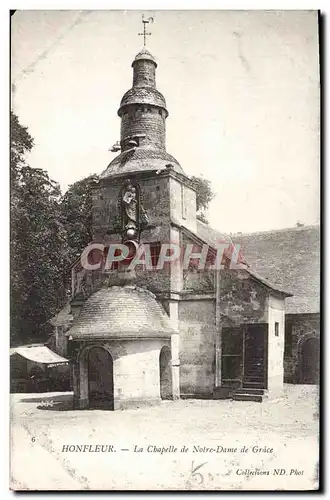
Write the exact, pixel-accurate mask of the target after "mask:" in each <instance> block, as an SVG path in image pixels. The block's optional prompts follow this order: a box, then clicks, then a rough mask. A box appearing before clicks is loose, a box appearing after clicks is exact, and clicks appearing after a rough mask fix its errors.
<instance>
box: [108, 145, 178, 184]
mask: <svg viewBox="0 0 330 500" xmlns="http://www.w3.org/2000/svg"><path fill="white" fill-rule="evenodd" d="M168 164H171V165H173V167H174V170H175V171H176V172H179V173H180V174H184V171H183V169H182V167H181V165H180V164H179V162H178V161H177V160H176V159H175V158H174V157H173V156H171V155H170V154H168V153H166V151H164V150H162V149H156V148H151V147H140V148H135V149H130V150H129V151H123V152H122V153H120V154H119V155H118V156H116V158H114V159H113V160H112V162H111V163H110V164H109V165H108V167H107V168H106V169H105V170H104V171H103V172H102V174H101V178H104V177H110V176H111V175H116V174H123V173H128V172H139V171H141V170H163V169H165V167H166V165H168Z"/></svg>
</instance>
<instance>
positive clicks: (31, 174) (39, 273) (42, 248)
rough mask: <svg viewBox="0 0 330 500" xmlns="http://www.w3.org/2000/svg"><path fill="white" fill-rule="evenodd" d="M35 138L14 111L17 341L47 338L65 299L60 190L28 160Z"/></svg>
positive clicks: (13, 246)
mask: <svg viewBox="0 0 330 500" xmlns="http://www.w3.org/2000/svg"><path fill="white" fill-rule="evenodd" d="M32 147H33V139H32V137H31V136H30V134H29V132H28V130H27V128H25V127H22V126H21V125H20V123H19V121H18V118H17V116H16V115H14V114H13V113H12V114H11V156H10V172H11V176H10V177H11V178H10V181H11V197H10V209H11V231H10V238H11V255H10V264H11V290H10V295H11V341H12V342H13V343H20V342H31V341H38V342H42V341H43V340H44V339H45V338H46V337H47V333H48V332H49V328H50V326H49V324H48V321H49V319H50V318H51V317H52V315H53V314H54V313H55V312H56V310H57V309H58V307H60V305H61V304H62V302H63V300H64V298H65V295H66V292H65V289H64V287H63V265H64V263H65V261H66V255H67V243H66V232H65V229H64V227H63V225H62V224H61V219H60V197H61V193H60V189H59V186H58V184H57V183H56V182H54V181H53V180H51V179H50V178H49V176H48V174H47V172H46V171H44V170H42V169H34V168H31V167H30V166H29V165H27V164H26V161H25V155H26V153H27V152H29V151H31V149H32Z"/></svg>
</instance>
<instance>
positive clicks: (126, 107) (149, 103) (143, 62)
mask: <svg viewBox="0 0 330 500" xmlns="http://www.w3.org/2000/svg"><path fill="white" fill-rule="evenodd" d="M132 67H133V86H132V88H131V89H130V90H129V91H128V92H126V94H125V95H124V96H123V98H122V100H121V103H120V108H119V110H118V115H119V116H120V118H121V133H120V146H121V150H122V151H128V150H130V149H132V147H148V148H153V149H160V150H162V151H165V120H166V118H167V116H168V111H167V109H166V102H165V99H164V96H163V95H162V94H161V93H160V92H159V91H158V90H157V89H156V68H157V63H156V61H155V58H154V57H153V56H152V55H151V53H150V52H149V51H148V50H147V49H146V48H145V47H144V48H143V49H142V50H141V51H140V52H139V53H138V54H137V56H136V57H135V59H134V61H133V63H132Z"/></svg>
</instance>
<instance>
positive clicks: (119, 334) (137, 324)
mask: <svg viewBox="0 0 330 500" xmlns="http://www.w3.org/2000/svg"><path fill="white" fill-rule="evenodd" d="M173 332H174V330H173V328H172V326H171V323H170V319H169V317H168V316H167V314H166V313H165V311H164V309H163V307H162V306H161V304H160V303H159V302H157V300H156V298H155V296H154V295H153V294H152V293H151V292H149V290H145V289H143V288H139V287H137V286H124V287H121V286H112V287H109V288H102V289H101V290H98V291H97V292H95V293H93V294H92V295H91V296H90V297H89V298H88V299H87V300H86V302H85V303H84V305H83V306H82V308H81V311H80V314H79V316H78V317H77V318H76V319H75V320H74V323H73V325H72V327H71V328H70V330H69V331H68V332H67V333H66V336H70V335H71V336H72V338H73V339H74V340H75V339H83V340H84V339H86V340H87V339H101V338H102V339H107V338H125V337H130V338H131V337H136V338H150V337H152V338H164V337H169V336H170V335H171V334H172V333H173Z"/></svg>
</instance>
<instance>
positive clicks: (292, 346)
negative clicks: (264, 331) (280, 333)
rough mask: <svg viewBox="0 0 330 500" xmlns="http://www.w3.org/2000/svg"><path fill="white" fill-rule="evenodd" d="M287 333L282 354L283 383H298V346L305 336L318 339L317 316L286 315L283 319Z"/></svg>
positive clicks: (318, 319)
mask: <svg viewBox="0 0 330 500" xmlns="http://www.w3.org/2000/svg"><path fill="white" fill-rule="evenodd" d="M285 329H286V332H287V338H286V348H285V353H284V381H285V382H286V383H295V384H298V383H300V374H299V344H300V343H301V342H302V341H303V340H304V338H305V337H306V336H315V337H317V338H319V337H320V315H319V314H288V315H286V317H285Z"/></svg>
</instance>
